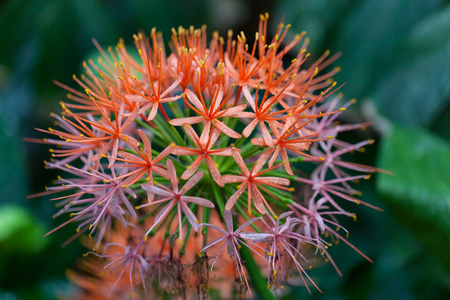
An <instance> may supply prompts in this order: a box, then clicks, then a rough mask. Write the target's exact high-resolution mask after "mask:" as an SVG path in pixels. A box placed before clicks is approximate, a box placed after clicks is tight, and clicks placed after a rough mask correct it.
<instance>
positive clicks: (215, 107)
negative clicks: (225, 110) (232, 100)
mask: <svg viewBox="0 0 450 300" xmlns="http://www.w3.org/2000/svg"><path fill="white" fill-rule="evenodd" d="M222 100H223V89H222V86H221V87H220V88H219V90H218V91H217V92H216V94H215V95H214V98H213V100H212V103H211V104H212V105H211V106H212V108H211V109H210V111H211V113H212V114H215V113H217V110H218V109H219V107H220V104H221V103H222Z"/></svg>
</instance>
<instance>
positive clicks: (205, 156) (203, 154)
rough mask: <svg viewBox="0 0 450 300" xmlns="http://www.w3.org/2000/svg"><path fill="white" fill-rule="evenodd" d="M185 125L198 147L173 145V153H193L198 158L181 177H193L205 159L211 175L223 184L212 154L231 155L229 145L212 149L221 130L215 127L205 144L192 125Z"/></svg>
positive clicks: (184, 178)
mask: <svg viewBox="0 0 450 300" xmlns="http://www.w3.org/2000/svg"><path fill="white" fill-rule="evenodd" d="M183 127H184V130H185V131H186V133H187V135H188V136H189V138H190V139H191V140H192V142H193V143H194V145H195V146H196V147H197V149H195V148H187V147H182V146H174V147H172V150H171V153H172V154H175V155H193V156H197V158H196V159H195V160H194V162H193V163H192V164H191V165H190V166H188V167H187V170H186V171H185V172H184V173H183V174H182V175H181V179H183V180H186V179H188V178H189V177H191V176H192V174H194V173H195V171H197V169H198V167H199V166H200V164H201V163H202V161H205V162H206V166H207V167H208V170H209V172H210V173H211V176H212V178H213V179H214V181H215V182H216V183H217V184H219V185H221V186H223V184H222V182H221V175H220V173H219V170H218V169H217V166H216V163H215V162H214V161H213V160H212V158H211V156H213V155H218V156H231V147H227V148H224V149H211V148H212V147H213V145H214V143H215V142H216V141H217V138H218V137H219V135H220V133H221V132H220V130H219V129H217V128H213V130H212V132H211V133H210V135H209V136H208V140H207V142H206V144H204V145H203V144H202V143H201V142H200V138H199V137H198V135H197V133H196V132H195V130H194V129H193V128H192V126H190V125H187V124H185V125H183Z"/></svg>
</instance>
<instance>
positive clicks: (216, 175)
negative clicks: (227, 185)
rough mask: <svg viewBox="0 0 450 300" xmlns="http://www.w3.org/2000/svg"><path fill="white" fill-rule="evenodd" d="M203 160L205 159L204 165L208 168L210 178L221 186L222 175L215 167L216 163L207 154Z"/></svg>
mask: <svg viewBox="0 0 450 300" xmlns="http://www.w3.org/2000/svg"><path fill="white" fill-rule="evenodd" d="M205 161H206V166H207V167H208V170H209V172H210V174H211V176H212V178H213V179H214V181H215V182H216V183H217V184H218V185H220V186H223V185H224V183H222V180H221V177H222V176H221V175H220V172H219V169H217V166H216V163H215V162H214V161H213V160H212V159H211V157H209V156H207V157H206V160H205Z"/></svg>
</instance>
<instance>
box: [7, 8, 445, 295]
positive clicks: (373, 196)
mask: <svg viewBox="0 0 450 300" xmlns="http://www.w3.org/2000/svg"><path fill="white" fill-rule="evenodd" d="M266 10H268V11H269V12H270V13H271V16H272V17H271V18H272V25H273V26H275V25H276V24H277V22H278V20H279V19H280V18H281V16H283V15H284V16H285V22H286V23H291V24H292V27H293V28H292V30H291V31H292V34H295V33H298V32H301V31H303V30H306V31H307V32H308V36H309V37H310V39H311V43H310V47H309V51H310V52H311V54H312V57H313V59H314V58H317V57H318V56H320V55H321V53H322V52H323V51H325V50H326V49H330V50H331V52H332V53H336V52H342V57H341V58H340V59H339V60H338V62H337V63H335V64H334V66H336V65H339V66H341V67H342V72H341V73H340V74H338V75H336V76H335V79H336V80H337V81H338V82H339V83H346V84H345V86H344V87H343V89H342V91H343V92H344V94H345V95H346V96H347V97H349V98H353V97H356V98H358V99H360V103H361V105H360V106H359V107H358V109H357V110H354V111H353V112H352V111H350V112H348V114H347V116H348V118H349V119H351V120H361V119H364V120H366V119H367V118H369V119H370V120H371V121H373V123H374V126H373V127H374V128H375V129H380V130H381V131H365V132H359V134H360V136H358V137H354V136H349V137H348V139H349V141H350V142H355V141H356V140H361V139H362V138H368V137H372V138H377V139H381V140H382V147H381V149H380V151H378V149H377V148H376V146H372V147H370V148H368V153H365V154H364V155H358V156H357V154H355V156H357V157H355V158H356V159H357V160H358V162H359V163H363V164H369V165H370V164H372V165H373V164H375V161H378V163H379V166H380V167H381V168H384V169H387V170H390V171H393V172H395V175H394V176H388V175H384V174H382V175H380V176H379V177H378V178H377V179H378V180H377V187H376V188H375V186H374V181H373V180H371V181H370V182H364V184H363V187H362V190H363V192H364V196H363V197H364V199H365V201H368V202H370V203H373V204H375V205H377V206H379V207H382V208H384V209H385V211H384V212H383V213H378V212H375V211H372V210H369V209H366V208H362V207H358V208H356V209H355V207H350V209H351V210H356V211H357V213H358V222H357V223H356V224H353V222H352V223H351V224H344V225H348V227H349V229H350V232H351V234H350V241H351V242H352V243H354V244H355V246H357V247H358V248H359V249H361V250H362V251H363V252H365V253H367V254H368V255H369V256H370V257H371V258H372V259H373V260H374V264H370V263H368V262H366V261H364V259H363V258H362V257H360V256H359V255H358V254H357V253H355V252H353V251H352V250H351V249H349V248H348V247H346V246H339V247H334V248H335V249H332V255H333V257H334V258H335V261H336V263H337V264H338V266H339V267H340V269H341V271H342V273H343V274H344V275H343V278H340V277H339V276H338V275H337V274H336V273H334V274H333V270H332V268H331V266H327V267H314V268H313V270H312V271H311V274H312V276H313V277H314V279H315V280H316V281H317V283H318V285H319V287H320V288H321V289H322V290H323V294H320V293H318V292H317V291H313V293H312V295H309V294H308V293H307V291H306V289H305V288H304V287H295V288H292V289H290V290H289V291H285V292H284V295H283V298H286V299H290V298H293V297H295V298H299V297H302V298H305V299H308V298H309V299H362V298H364V299H445V296H446V295H448V294H450V283H449V276H450V275H449V274H450V271H449V270H450V267H449V266H450V263H449V256H448V255H446V249H448V247H449V246H450V245H449V243H450V242H449V241H450V239H449V237H450V228H449V227H450V225H449V218H448V216H449V207H450V204H449V203H450V190H449V182H450V180H449V179H450V178H449V177H450V175H449V171H448V170H449V168H450V162H449V157H450V146H449V144H448V142H446V141H445V140H449V139H450V130H449V129H450V1H448V0H415V1H409V0H358V1H356V0H302V1H297V0H279V1H275V0H272V1H271V0H266V1H244V0H225V1H219V0H214V1H207V0H190V1H183V0H167V1H156V0H134V1H125V0H28V1H25V0H22V1H20V0H6V1H2V2H0V28H1V29H0V43H1V45H2V46H1V47H0V149H1V150H0V151H1V155H0V166H1V168H0V191H1V193H0V247H1V251H0V270H1V271H0V274H1V276H0V278H1V280H0V299H52V298H55V297H56V295H57V294H58V293H60V294H63V293H64V292H65V291H67V290H68V289H71V288H73V287H71V286H70V284H69V283H68V282H67V281H66V279H65V277H64V271H65V269H66V268H73V267H74V266H75V261H76V257H79V256H80V253H81V251H82V250H83V249H82V248H81V247H80V245H79V243H78V242H74V243H72V244H71V245H69V246H68V247H66V248H65V249H62V248H61V247H60V245H61V244H62V243H63V242H64V241H65V240H66V239H67V238H68V237H69V236H71V235H72V234H73V233H74V231H73V230H74V228H67V229H64V230H61V231H58V232H56V233H55V234H52V235H51V236H49V237H46V238H42V234H43V233H45V232H46V231H48V230H49V229H50V228H53V227H55V226H56V225H57V224H60V222H61V220H58V219H57V220H52V218H51V216H52V214H53V213H55V209H54V208H53V207H52V205H51V204H50V203H49V198H50V197H43V198H38V199H31V200H26V199H25V196H26V195H27V194H30V193H37V192H40V191H42V190H43V188H44V186H45V185H50V184H51V179H52V178H54V177H55V176H56V174H55V173H54V172H51V171H49V170H44V169H43V164H42V160H44V159H48V152H47V148H46V147H45V146H42V145H36V144H29V143H24V142H23V141H22V140H21V139H20V137H23V136H27V137H40V135H39V134H38V133H36V132H35V131H33V128H36V127H37V128H46V127H48V125H50V123H51V122H52V120H51V118H50V117H49V116H48V112H49V111H50V110H52V109H57V107H58V101H59V100H61V99H62V97H64V94H65V92H64V91H62V90H61V89H59V88H57V87H55V86H54V85H53V83H52V80H53V79H56V80H58V81H60V82H63V83H66V84H68V85H71V86H76V85H75V84H74V83H73V81H72V79H71V76H72V74H73V73H77V72H78V71H79V70H80V65H81V62H82V60H83V58H85V57H87V55H88V54H89V53H90V52H91V51H92V50H93V49H94V46H93V44H92V42H91V39H92V38H96V39H97V40H98V41H99V43H100V44H101V45H104V46H108V45H114V44H115V43H116V42H117V40H118V39H119V38H120V37H123V38H124V39H125V41H128V42H131V41H132V38H131V36H132V34H133V33H136V32H137V31H139V30H141V29H142V30H144V31H145V32H147V33H148V32H150V30H151V28H152V27H154V26H156V27H157V29H158V30H161V31H162V32H163V35H164V36H165V37H166V40H168V37H169V36H170V28H171V27H177V26H179V25H182V26H189V25H194V26H196V27H199V26H201V25H202V24H204V23H206V24H207V25H208V30H209V32H210V33H212V31H213V30H214V29H219V30H221V33H222V34H224V33H225V31H224V30H225V29H226V28H228V27H232V28H233V29H235V30H239V31H240V30H244V31H245V32H246V33H247V32H253V31H254V30H255V27H256V25H257V20H258V19H257V15H258V14H259V13H261V12H264V11H266ZM248 24H250V25H248ZM370 103H372V104H373V105H372V107H376V110H377V111H378V112H373V111H370V110H368V109H367V107H371V106H370V105H367V104H370ZM358 110H359V111H360V112H361V113H362V115H363V117H361V113H359V114H358ZM377 114H378V115H377ZM380 120H381V121H383V120H384V121H383V124H384V125H383V124H381V123H379V122H380ZM392 122H394V123H395V124H399V126H397V125H395V127H393V126H392V125H390V124H391V123H392ZM386 124H387V125H386ZM386 128H393V130H392V131H386V130H385V129H386ZM433 134H434V135H433ZM435 135H437V136H435ZM376 191H378V192H379V194H378V193H377V192H376ZM10 203H13V204H14V206H11V205H9V204H10ZM7 204H8V205H7ZM6 249H10V250H6ZM11 249H17V251H16V250H11ZM5 270H8V272H7V273H5ZM24 270H26V272H25V271H24ZM5 274H6V275H5Z"/></svg>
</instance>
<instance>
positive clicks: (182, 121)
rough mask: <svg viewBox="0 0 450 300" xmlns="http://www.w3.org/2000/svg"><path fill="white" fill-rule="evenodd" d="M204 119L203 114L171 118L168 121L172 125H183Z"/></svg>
mask: <svg viewBox="0 0 450 300" xmlns="http://www.w3.org/2000/svg"><path fill="white" fill-rule="evenodd" d="M203 121H205V118H204V117H203V116H198V117H189V118H179V119H172V120H170V121H169V123H170V124H172V125H173V126H183V125H184V124H190V125H191V124H197V123H200V122H203Z"/></svg>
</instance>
